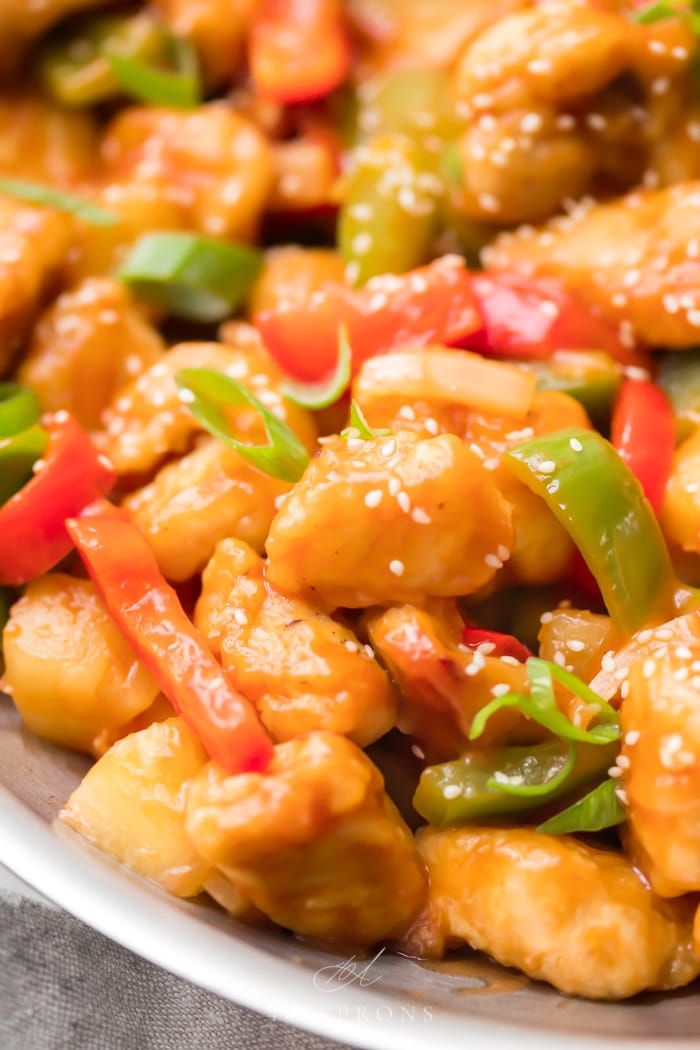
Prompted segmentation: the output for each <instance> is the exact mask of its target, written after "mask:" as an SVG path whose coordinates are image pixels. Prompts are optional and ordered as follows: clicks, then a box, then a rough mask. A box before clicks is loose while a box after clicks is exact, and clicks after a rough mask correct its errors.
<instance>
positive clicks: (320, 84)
mask: <svg viewBox="0 0 700 1050" xmlns="http://www.w3.org/2000/svg"><path fill="white" fill-rule="evenodd" d="M250 69H251V73H252V77H253V82H254V84H255V86H256V88H257V90H258V92H259V93H260V95H262V96H264V97H265V98H268V99H271V100H272V101H273V102H279V103H281V104H282V105H289V104H293V103H298V102H311V101H313V100H315V99H319V98H324V97H325V96H326V95H329V94H330V93H331V92H332V91H334V90H335V89H336V88H337V87H339V86H340V85H341V84H342V83H343V81H344V80H345V79H346V77H347V75H348V73H349V71H350V47H349V42H348V37H347V33H346V30H345V26H344V24H343V19H342V8H341V4H340V0H264V2H263V5H262V10H261V11H260V13H259V14H258V15H257V16H256V18H255V20H254V22H253V28H252V32H251V37H250Z"/></svg>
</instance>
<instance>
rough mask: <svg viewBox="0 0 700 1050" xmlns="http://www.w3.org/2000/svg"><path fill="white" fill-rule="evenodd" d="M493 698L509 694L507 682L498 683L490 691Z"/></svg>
mask: <svg viewBox="0 0 700 1050" xmlns="http://www.w3.org/2000/svg"><path fill="white" fill-rule="evenodd" d="M491 692H492V693H493V695H494V696H505V695H506V694H507V693H509V692H510V686H509V685H508V683H507V682H498V683H497V685H495V686H494V687H493V689H492V690H491Z"/></svg>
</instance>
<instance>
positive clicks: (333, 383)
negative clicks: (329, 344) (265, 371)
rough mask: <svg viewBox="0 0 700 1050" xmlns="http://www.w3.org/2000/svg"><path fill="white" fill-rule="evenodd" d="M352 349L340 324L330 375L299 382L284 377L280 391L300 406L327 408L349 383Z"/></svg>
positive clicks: (345, 329)
mask: <svg viewBox="0 0 700 1050" xmlns="http://www.w3.org/2000/svg"><path fill="white" fill-rule="evenodd" d="M351 366H352V350H351V348H350V343H349V341H348V331H347V328H346V327H345V325H341V327H340V330H339V332H338V360H337V362H336V365H335V368H334V369H333V373H332V375H330V376H329V377H328V379H324V380H323V381H322V382H320V383H301V382H298V381H297V380H294V379H286V380H285V381H284V383H283V384H282V386H281V387H280V393H281V394H283V396H284V397H286V398H288V399H289V400H290V401H293V402H294V404H295V405H301V407H302V408H311V409H319V408H328V406H329V405H334V404H335V403H336V401H338V400H340V398H341V397H342V396H343V394H344V393H345V391H346V389H347V387H348V385H349V383H350V369H351Z"/></svg>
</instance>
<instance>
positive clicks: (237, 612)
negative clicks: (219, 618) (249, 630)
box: [233, 609, 248, 627]
mask: <svg viewBox="0 0 700 1050" xmlns="http://www.w3.org/2000/svg"><path fill="white" fill-rule="evenodd" d="M233 618H234V620H235V621H236V623H237V624H240V626H241V627H244V626H245V625H246V624H247V623H248V617H247V616H246V614H245V612H244V611H243V609H234V610H233Z"/></svg>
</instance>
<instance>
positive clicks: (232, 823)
mask: <svg viewBox="0 0 700 1050" xmlns="http://www.w3.org/2000/svg"><path fill="white" fill-rule="evenodd" d="M187 831H188V833H189V835H190V838H191V840H192V843H193V844H194V847H195V849H196V850H197V852H198V853H199V854H200V855H201V856H202V857H204V859H205V860H207V861H208V862H209V863H210V864H212V865H214V866H215V867H216V868H218V869H219V871H220V872H221V873H222V874H223V875H225V876H226V877H227V878H228V879H229V880H230V881H231V882H232V883H233V885H234V887H235V888H236V889H237V890H239V892H240V893H241V894H242V895H243V896H244V897H245V898H246V899H248V900H250V901H252V903H253V904H255V905H256V907H257V908H259V909H260V911H262V912H263V913H264V914H265V915H267V916H269V918H271V919H272V920H273V921H274V922H276V923H278V924H279V925H280V926H284V927H286V928H288V929H290V930H292V931H293V932H294V933H297V934H300V935H302V936H307V937H314V938H315V939H318V940H321V941H324V942H329V943H336V944H340V945H343V946H345V945H348V944H350V945H353V946H355V945H356V946H358V947H359V946H364V947H367V946H370V945H373V944H375V943H376V942H377V941H381V940H385V939H386V938H388V937H398V936H400V935H401V934H402V933H403V932H404V931H405V930H406V929H407V927H408V925H409V923H410V922H411V920H412V919H413V918H414V916H415V915H416V913H417V912H418V910H419V908H420V907H421V905H422V904H423V900H424V897H425V890H426V885H425V873H424V870H423V866H422V864H421V862H420V860H419V858H418V855H417V853H416V849H415V845H414V842H413V837H412V835H411V833H410V831H409V829H408V828H407V827H406V825H405V824H404V822H403V820H402V818H401V817H400V815H399V813H398V811H397V809H396V808H395V806H394V804H393V803H392V802H391V801H390V799H389V798H388V797H387V795H386V793H385V791H384V783H383V780H382V777H381V774H380V773H379V770H378V769H377V768H376V766H374V765H373V764H372V763H371V762H370V760H369V759H368V758H367V756H366V755H365V754H364V753H363V752H362V751H361V750H360V749H359V748H358V747H356V746H355V744H353V743H351V742H350V741H349V740H347V739H346V738H345V737H342V736H336V735H335V734H333V733H310V734H309V735H307V736H305V737H301V738H299V739H296V740H290V741H287V742H286V743H284V744H278V745H277V747H276V748H275V756H274V758H273V760H272V763H271V765H270V767H269V769H268V771H267V772H266V773H265V774H260V773H246V774H240V775H238V776H227V775H226V774H225V773H224V772H223V771H222V770H221V769H219V768H217V767H216V766H215V765H213V764H210V765H208V766H207V767H205V769H204V770H203V771H202V772H201V773H200V774H199V776H197V777H196V778H195V780H194V781H193V782H192V784H191V785H190V789H189V794H188V801H187Z"/></svg>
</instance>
